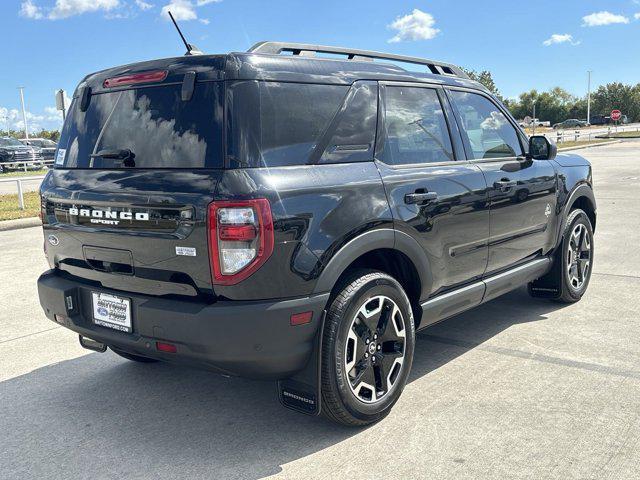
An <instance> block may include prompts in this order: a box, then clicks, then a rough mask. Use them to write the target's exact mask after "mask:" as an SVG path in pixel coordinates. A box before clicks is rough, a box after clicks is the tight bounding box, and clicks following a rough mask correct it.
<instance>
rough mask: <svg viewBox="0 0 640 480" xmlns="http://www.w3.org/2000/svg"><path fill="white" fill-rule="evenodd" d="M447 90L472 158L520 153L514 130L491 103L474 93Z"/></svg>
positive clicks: (517, 154)
mask: <svg viewBox="0 0 640 480" xmlns="http://www.w3.org/2000/svg"><path fill="white" fill-rule="evenodd" d="M450 93H451V99H452V100H453V104H454V106H455V107H456V108H457V109H458V113H459V114H460V118H461V119H462V127H463V129H462V131H463V133H462V134H463V136H466V137H467V138H466V140H468V146H470V147H471V152H472V154H473V158H474V159H482V158H501V157H517V156H519V155H522V147H521V146H520V141H519V140H518V134H517V132H516V129H515V128H514V127H513V125H511V123H509V121H508V120H507V117H505V116H504V114H503V113H502V112H501V111H500V109H499V108H498V107H497V106H496V105H495V104H494V103H493V102H491V101H490V100H489V99H487V98H486V97H483V96H482V95H478V94H475V93H469V92H461V91H458V90H452V91H451V92H450Z"/></svg>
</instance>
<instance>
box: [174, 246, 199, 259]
mask: <svg viewBox="0 0 640 480" xmlns="http://www.w3.org/2000/svg"><path fill="white" fill-rule="evenodd" d="M176 255H182V256H185V257H195V256H196V249H195V248H194V247H176Z"/></svg>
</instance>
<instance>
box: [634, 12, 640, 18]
mask: <svg viewBox="0 0 640 480" xmlns="http://www.w3.org/2000/svg"><path fill="white" fill-rule="evenodd" d="M633 18H635V19H636V20H640V12H638V13H636V14H634V15H633Z"/></svg>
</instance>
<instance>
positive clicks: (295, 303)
mask: <svg viewBox="0 0 640 480" xmlns="http://www.w3.org/2000/svg"><path fill="white" fill-rule="evenodd" d="M91 292H106V293H113V294H114V295H119V296H124V297H127V298H130V299H131V308H132V323H133V333H123V332H119V331H116V330H112V329H109V328H105V327H101V326H99V325H95V324H94V323H93V320H92V317H93V314H92V305H91V301H92V300H91ZM38 294H39V297H40V304H41V305H42V308H43V309H44V312H45V314H46V316H47V317H48V318H49V319H51V320H53V321H56V322H57V323H60V324H61V325H63V326H65V327H67V328H69V329H70V330H73V331H74V332H77V333H79V334H80V335H83V336H85V337H89V338H92V339H94V340H97V341H99V342H102V343H105V344H107V345H112V346H114V347H117V348H118V349H120V350H123V351H125V352H129V353H133V354H138V355H142V356H145V357H150V358H157V359H160V360H166V361H172V362H177V363H184V364H188V365H192V366H197V367H204V368H208V369H212V370H216V371H218V372H221V373H226V374H230V375H238V376H243V377H250V378H263V379H279V378H286V377H289V376H291V375H292V374H294V373H296V372H297V371H299V370H301V369H302V368H304V366H305V365H306V363H307V361H308V359H309V357H310V354H311V352H312V350H313V348H314V347H315V344H316V342H315V339H316V334H317V331H318V328H319V326H320V325H321V323H322V316H323V311H324V308H325V305H326V303H327V300H328V298H329V294H328V293H327V294H322V295H315V296H312V297H304V298H296V299H291V300H282V301H277V302H264V301H258V302H237V301H223V302H217V303H215V304H204V303H193V302H189V301H183V300H168V299H163V298H157V297H152V296H146V295H139V294H129V293H126V292H121V291H113V290H108V289H104V288H98V287H92V286H88V285H86V284H84V283H81V282H78V281H72V280H68V279H66V278H63V277H61V276H59V275H58V274H57V273H56V271H54V270H49V271H47V272H45V273H44V274H42V275H41V276H40V278H39V279H38ZM69 297H70V298H71V300H68V298H69ZM308 311H312V312H313V317H312V320H311V322H310V323H308V324H305V325H296V326H291V325H290V317H291V315H292V314H294V313H301V312H308ZM55 315H58V320H56V317H55ZM156 341H161V342H169V343H172V344H174V345H176V346H177V352H176V353H163V352H160V351H158V350H156Z"/></svg>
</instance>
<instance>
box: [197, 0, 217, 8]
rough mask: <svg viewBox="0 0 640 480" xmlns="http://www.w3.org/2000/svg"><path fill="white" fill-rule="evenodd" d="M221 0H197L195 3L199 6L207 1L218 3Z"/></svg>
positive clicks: (207, 2)
mask: <svg viewBox="0 0 640 480" xmlns="http://www.w3.org/2000/svg"><path fill="white" fill-rule="evenodd" d="M221 1H222V0H197V1H196V5H197V6H198V7H201V6H203V5H207V4H209V3H220V2H221Z"/></svg>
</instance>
